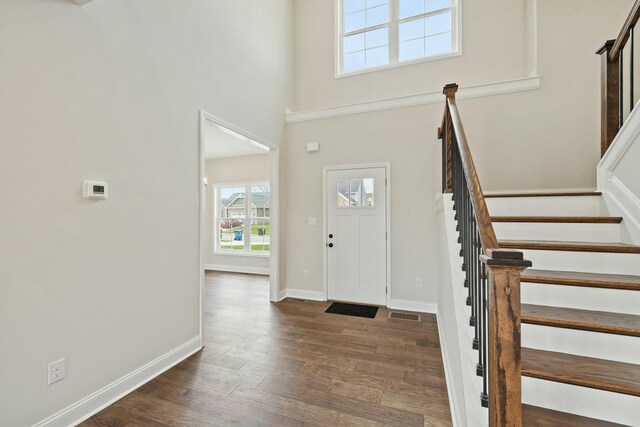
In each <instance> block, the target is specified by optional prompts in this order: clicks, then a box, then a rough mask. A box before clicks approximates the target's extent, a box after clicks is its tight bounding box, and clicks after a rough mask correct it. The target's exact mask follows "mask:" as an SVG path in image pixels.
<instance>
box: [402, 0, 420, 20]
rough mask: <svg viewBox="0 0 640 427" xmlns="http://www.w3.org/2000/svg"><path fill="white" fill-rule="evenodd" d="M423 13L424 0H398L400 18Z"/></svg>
mask: <svg viewBox="0 0 640 427" xmlns="http://www.w3.org/2000/svg"><path fill="white" fill-rule="evenodd" d="M423 13H424V0H400V19H404V18H408V17H410V16H416V15H422V14H423Z"/></svg>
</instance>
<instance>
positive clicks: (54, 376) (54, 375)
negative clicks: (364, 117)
mask: <svg viewBox="0 0 640 427" xmlns="http://www.w3.org/2000/svg"><path fill="white" fill-rule="evenodd" d="M66 363H67V359H65V358H64V357H63V358H62V359H60V360H56V361H55V362H51V363H49V383H48V384H49V385H51V384H53V383H57V382H58V381H60V380H63V379H64V375H65V373H66V372H67V368H66Z"/></svg>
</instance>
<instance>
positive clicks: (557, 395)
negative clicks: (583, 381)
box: [522, 377, 640, 427]
mask: <svg viewBox="0 0 640 427" xmlns="http://www.w3.org/2000/svg"><path fill="white" fill-rule="evenodd" d="M522 402H523V403H526V404H528V405H535V406H541V407H544V408H550V409H554V410H557V411H562V412H568V413H572V414H578V415H582V416H584V417H590V418H595V419H600V420H605V421H610V422H614V423H620V424H624V425H627V426H632V427H640V397H636V396H629V395H626V394H620V393H612V392H609V391H602V390H595V389H591V388H586V387H578V386H574V385H570V384H562V383H556V382H553V381H546V380H540V379H537V378H529V377H523V378H522Z"/></svg>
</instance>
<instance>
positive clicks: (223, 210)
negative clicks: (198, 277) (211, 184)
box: [214, 184, 271, 254]
mask: <svg viewBox="0 0 640 427" xmlns="http://www.w3.org/2000/svg"><path fill="white" fill-rule="evenodd" d="M216 206H217V208H216V209H215V212H216V218H215V223H214V229H215V230H217V231H216V235H217V238H216V242H215V251H216V252H233V253H243V252H244V253H258V254H268V253H269V248H270V235H271V227H270V223H269V211H270V200H269V184H246V185H233V186H219V187H216Z"/></svg>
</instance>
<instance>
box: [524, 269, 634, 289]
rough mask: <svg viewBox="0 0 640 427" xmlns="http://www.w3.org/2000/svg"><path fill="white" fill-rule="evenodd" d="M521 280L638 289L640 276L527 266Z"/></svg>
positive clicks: (590, 286)
mask: <svg viewBox="0 0 640 427" xmlns="http://www.w3.org/2000/svg"><path fill="white" fill-rule="evenodd" d="M521 280H522V281H523V282H528V283H546V284H552V285H565V286H582V287H586V288H606V289H623V290H629V291H640V276H627V275H622V274H601V273H581V272H577V271H554V270H535V269H532V268H528V269H526V270H525V271H524V272H523V273H522V277H521Z"/></svg>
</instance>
